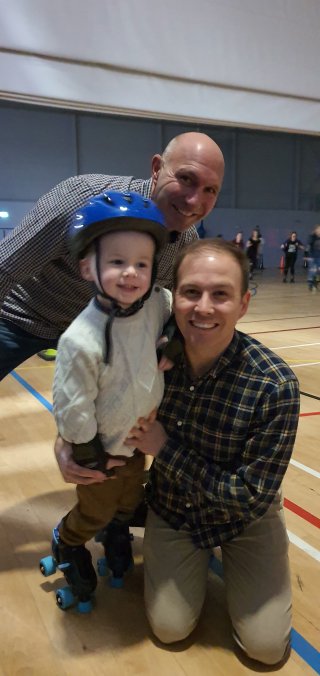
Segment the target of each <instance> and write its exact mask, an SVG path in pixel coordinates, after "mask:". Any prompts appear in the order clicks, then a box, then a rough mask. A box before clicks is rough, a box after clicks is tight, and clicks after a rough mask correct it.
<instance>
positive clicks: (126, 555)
mask: <svg viewBox="0 0 320 676" xmlns="http://www.w3.org/2000/svg"><path fill="white" fill-rule="evenodd" d="M96 540H97V542H101V543H102V545H103V547H104V551H105V557H103V558H101V559H99V560H98V564H97V565H98V573H99V575H102V576H104V575H107V572H108V570H109V571H110V572H111V577H110V585H111V587H116V588H121V587H123V577H124V575H125V573H126V572H127V571H128V570H130V569H132V568H133V556H132V548H131V540H132V536H131V535H130V532H129V525H128V523H122V522H121V521H118V520H117V519H113V520H112V521H111V522H110V523H109V524H108V525H107V526H106V527H105V528H104V529H103V530H102V531H100V532H99V534H98V535H97V537H96Z"/></svg>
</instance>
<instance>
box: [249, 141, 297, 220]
mask: <svg viewBox="0 0 320 676" xmlns="http://www.w3.org/2000/svg"><path fill="white" fill-rule="evenodd" d="M236 172H237V195H236V206H237V207H239V208H240V209H246V208H251V209H255V208H257V209H292V208H294V185H295V145H294V136H290V135H284V134H275V133H269V134H268V133H263V132H256V131H247V132H243V131H239V133H238V148H237V167H236Z"/></svg>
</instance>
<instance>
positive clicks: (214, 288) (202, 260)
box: [174, 251, 250, 363]
mask: <svg viewBox="0 0 320 676" xmlns="http://www.w3.org/2000/svg"><path fill="white" fill-rule="evenodd" d="M241 288H242V273H241V269H240V266H239V264H238V263H237V261H236V260H235V259H234V258H233V257H232V256H230V255H229V254H227V253H221V252H216V251H212V252H204V251H202V252H199V253H194V254H189V255H188V254H187V255H186V256H185V258H184V259H183V261H182V263H181V266H180V268H179V271H178V284H177V288H176V289H175V292H174V313H175V317H176V322H177V325H178V327H179V329H180V331H181V333H182V335H183V337H184V340H185V349H186V353H187V355H188V357H189V359H190V362H191V363H193V362H194V363H195V362H197V361H198V359H203V358H204V357H205V356H207V357H208V362H210V361H212V360H214V359H215V358H217V357H218V356H219V355H220V354H221V353H222V352H224V350H225V349H226V348H227V347H228V345H229V343H230V342H231V340H232V338H233V334H234V330H235V326H236V323H237V321H238V320H239V319H240V317H242V316H243V315H244V314H245V313H246V311H247V308H248V303H249V299H250V292H246V293H245V294H244V295H242V292H241Z"/></svg>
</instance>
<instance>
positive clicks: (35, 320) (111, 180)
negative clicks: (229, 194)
mask: <svg viewBox="0 0 320 676" xmlns="http://www.w3.org/2000/svg"><path fill="white" fill-rule="evenodd" d="M223 172H224V161H223V156H222V153H221V150H220V148H219V147H218V146H217V144H216V143H215V142H214V141H213V140H212V139H211V138H210V137H208V136H206V135H205V134H200V133H197V132H189V133H186V134H181V135H180V136H177V137H176V138H174V139H172V141H171V142H170V143H169V145H168V146H167V148H166V149H165V151H164V153H163V155H162V156H161V155H155V156H154V157H153V159H152V175H151V178H150V179H148V180H141V179H135V178H133V177H132V176H106V175H100V174H87V175H84V176H75V177H72V178H70V179H67V180H66V181H63V182H62V183H60V184H59V185H58V186H56V187H55V188H53V189H52V190H51V191H50V192H49V193H47V194H46V195H44V196H43V197H41V198H40V199H39V201H38V202H37V204H36V205H35V207H34V208H33V209H32V210H31V211H30V212H29V213H28V214H27V215H26V216H25V218H24V219H23V221H22V222H21V224H20V226H18V227H17V228H16V229H15V230H13V232H12V233H11V234H10V235H9V236H8V237H6V238H5V239H4V240H3V241H2V242H1V243H0V298H1V318H0V379H1V378H4V376H5V375H6V374H7V373H9V372H10V371H11V370H12V369H13V368H15V367H16V366H18V365H19V364H20V363H21V362H23V361H24V360H25V359H27V358H28V357H30V356H31V355H33V354H36V353H37V352H39V351H41V350H43V349H46V348H54V347H56V344H57V340H58V338H59V336H60V335H61V333H63V331H65V329H66V328H67V327H68V326H69V324H71V322H72V321H73V319H74V318H75V317H76V316H77V315H78V314H79V313H80V312H81V311H82V310H83V308H84V307H85V306H86V305H87V304H88V302H89V300H90V298H91V297H92V295H93V292H92V288H91V285H90V284H89V283H88V282H86V281H85V280H81V278H80V275H79V271H78V268H77V265H76V264H75V262H74V261H73V260H72V258H71V256H70V254H69V253H68V250H67V243H66V232H67V228H68V224H69V219H70V217H71V215H72V213H73V212H74V211H75V210H76V209H78V208H79V207H81V206H82V205H83V204H84V203H85V202H86V201H87V200H88V199H90V197H91V196H94V195H98V194H99V193H101V192H103V191H104V190H107V189H112V190H118V191H121V192H126V191H131V192H138V193H140V194H142V195H144V196H145V197H151V198H152V199H153V200H154V201H155V202H156V204H157V205H158V207H159V208H160V209H161V211H162V212H163V214H164V216H165V220H166V225H167V228H168V229H169V230H170V231H171V232H172V238H171V240H172V241H171V243H169V244H168V245H167V247H166V248H165V250H164V252H163V253H162V255H161V258H160V260H159V273H158V280H157V281H158V282H159V284H161V285H163V286H170V285H171V276H172V264H173V260H174V258H175V255H176V254H177V252H178V251H179V250H180V249H181V248H182V247H183V246H184V245H185V244H187V243H188V242H190V241H192V240H193V239H195V238H196V237H197V233H196V229H195V228H194V224H195V223H198V222H199V221H201V220H202V219H203V218H204V217H205V216H206V215H207V214H208V213H209V212H210V211H211V209H213V207H214V206H215V203H216V201H217V198H218V194H219V190H220V188H221V184H222V179H223Z"/></svg>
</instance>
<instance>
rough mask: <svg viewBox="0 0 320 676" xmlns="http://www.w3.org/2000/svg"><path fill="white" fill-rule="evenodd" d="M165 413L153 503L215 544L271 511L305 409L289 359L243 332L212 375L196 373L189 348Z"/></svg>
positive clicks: (202, 541) (150, 489) (171, 376)
mask: <svg viewBox="0 0 320 676" xmlns="http://www.w3.org/2000/svg"><path fill="white" fill-rule="evenodd" d="M165 382H166V385H165V394H164V398H163V400H162V403H161V404H160V408H159V412H158V419H159V420H160V421H161V422H162V424H163V425H164V427H165V429H166V432H167V434H168V437H169V438H168V441H167V443H166V444H165V445H164V446H163V448H162V449H161V451H160V453H159V455H158V457H157V458H156V459H155V460H154V462H153V464H152V467H151V470H150V483H149V484H148V485H147V497H148V502H149V504H150V506H151V507H152V509H153V510H154V511H155V512H156V513H157V514H159V515H160V516H161V517H162V518H163V519H164V520H165V521H167V522H168V523H169V524H170V525H171V526H172V528H175V529H179V528H181V527H187V528H188V529H190V532H191V536H192V539H193V541H194V543H195V545H196V546H197V547H200V548H213V547H215V546H218V545H221V544H222V543H223V542H226V541H227V540H230V539H231V538H233V537H235V536H236V535H237V534H239V533H241V531H242V530H243V529H244V527H245V526H246V525H247V524H249V523H250V521H252V520H254V519H258V518H260V517H261V516H263V514H265V512H266V511H267V509H268V507H269V506H270V504H271V502H272V501H273V499H274V497H275V495H276V493H277V491H278V490H279V488H280V485H281V482H282V479H283V477H284V474H285V472H286V469H287V467H288V464H289V460H290V457H291V454H292V450H293V445H294V441H295V436H296V430H297V425H298V416H299V387H298V381H297V378H296V377H295V375H294V373H293V372H292V371H291V369H290V368H289V366H288V365H287V364H286V363H285V362H284V361H282V359H281V358H280V357H278V356H277V355H275V354H274V353H273V352H271V350H269V349H268V348H266V347H265V346H264V345H261V343H259V342H258V341H256V340H254V339H253V338H250V337H249V336H247V335H245V334H243V333H241V332H237V331H236V332H235V334H234V338H233V340H232V342H231V343H230V345H229V347H228V348H227V350H226V351H225V353H224V354H223V355H222V356H221V357H220V358H219V360H218V361H217V362H216V364H215V365H214V367H213V368H212V369H211V370H210V371H209V372H208V373H206V374H205V375H204V376H202V377H200V378H196V379H192V378H191V377H190V375H189V373H188V367H187V364H186V362H185V358H184V355H180V357H179V361H178V364H177V365H176V366H175V367H174V368H173V369H171V370H170V371H167V372H166V374H165Z"/></svg>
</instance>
